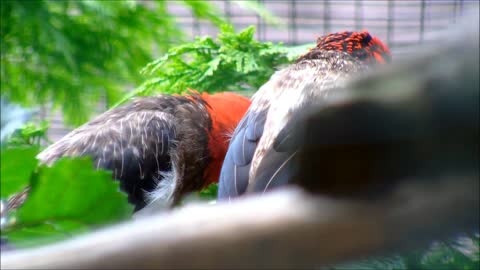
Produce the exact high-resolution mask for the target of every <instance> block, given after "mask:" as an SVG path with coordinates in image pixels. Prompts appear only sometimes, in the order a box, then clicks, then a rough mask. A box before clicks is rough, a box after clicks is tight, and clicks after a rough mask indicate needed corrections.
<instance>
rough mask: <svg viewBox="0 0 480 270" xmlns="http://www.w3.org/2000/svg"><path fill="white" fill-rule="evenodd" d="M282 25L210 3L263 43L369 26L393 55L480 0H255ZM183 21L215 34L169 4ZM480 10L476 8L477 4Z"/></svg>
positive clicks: (191, 29)
mask: <svg viewBox="0 0 480 270" xmlns="http://www.w3.org/2000/svg"><path fill="white" fill-rule="evenodd" d="M256 1H257V2H258V3H260V4H263V5H264V6H265V8H266V9H267V10H268V11H269V12H271V13H272V14H273V15H274V16H276V17H278V18H279V19H280V22H281V24H280V25H275V24H273V23H271V22H267V21H265V20H264V19H262V18H260V17H259V16H257V15H255V13H254V12H253V11H249V10H247V9H246V8H242V7H241V6H240V5H238V2H239V1H236V2H235V1H234V2H230V1H211V2H212V3H213V4H214V6H215V7H217V8H218V9H219V11H220V12H221V13H222V14H224V16H225V17H226V18H227V20H228V21H229V22H231V23H232V24H233V25H234V26H235V27H236V29H242V28H244V27H247V26H249V25H256V26H257V33H256V37H257V39H259V40H262V41H272V42H283V43H284V44H287V45H297V44H304V43H311V42H314V41H315V39H316V37H317V36H320V35H323V34H326V33H328V32H337V31H343V30H363V29H367V30H369V31H370V32H371V33H372V34H374V35H376V36H378V37H379V38H380V39H382V40H384V41H385V42H386V43H387V44H388V46H389V47H390V48H391V49H392V53H393V54H394V56H395V55H399V54H403V53H408V47H409V46H411V45H414V44H418V43H425V42H435V41H436V40H435V38H434V37H435V32H438V31H439V30H442V29H444V28H446V27H447V26H448V25H450V24H452V23H455V21H456V20H457V19H458V18H459V17H460V16H461V15H462V14H463V13H464V11H466V10H468V9H473V8H475V7H476V5H477V4H478V1H476V0H443V1H438V0H437V1H432V0H414V1H412V0H410V1H394V0H380V1H377V0H375V1H367V0H336V1H334V0H324V1H312V0H256ZM169 8H170V9H171V11H172V12H173V13H174V14H177V17H178V22H179V24H180V25H181V26H182V27H183V28H184V29H185V30H186V31H187V33H190V34H191V37H194V36H198V35H212V36H215V35H216V33H217V30H216V29H215V28H214V27H213V26H212V25H211V24H210V23H208V22H205V21H199V20H196V19H193V18H192V15H191V13H190V12H189V11H188V10H187V9H185V8H184V7H182V6H180V5H178V4H175V2H171V3H170V6H169ZM477 8H478V6H477Z"/></svg>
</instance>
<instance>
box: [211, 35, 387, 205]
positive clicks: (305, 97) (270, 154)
mask: <svg viewBox="0 0 480 270" xmlns="http://www.w3.org/2000/svg"><path fill="white" fill-rule="evenodd" d="M391 58H392V56H391V52H390V49H389V48H388V47H387V46H386V45H385V44H384V43H383V42H382V41H381V40H380V39H379V38H377V37H375V36H372V35H371V34H370V33H369V32H368V31H367V30H364V31H356V32H355V31H343V32H336V33H329V34H327V35H325V36H321V37H319V38H318V39H317V45H316V47H314V48H312V49H311V50H309V51H308V52H307V53H305V54H304V55H301V56H300V57H299V58H298V59H297V60H296V61H295V62H294V63H293V64H291V65H289V66H287V67H285V68H283V69H281V70H279V71H277V72H276V73H274V74H273V75H272V77H271V78H270V79H269V81H268V82H266V83H265V84H264V85H262V86H261V87H260V89H259V90H258V91H257V92H256V93H255V94H254V95H253V97H252V104H251V106H250V107H249V109H248V111H247V112H246V113H245V115H244V117H243V118H242V120H241V121H240V123H239V124H238V126H237V128H236V129H235V132H234V134H233V136H232V139H231V141H230V144H229V147H228V150H227V154H226V156H225V160H224V162H223V166H222V170H221V173H220V180H219V187H218V200H219V201H221V200H227V199H228V200H230V199H231V198H234V197H237V196H240V195H242V194H250V193H264V192H266V191H267V190H270V189H273V188H275V187H279V186H283V185H285V184H287V183H291V182H292V177H293V175H294V171H295V170H294V169H295V168H294V167H295V166H294V163H295V159H296V157H295V155H296V152H295V151H293V152H288V151H285V149H282V148H285V146H284V145H283V143H284V142H285V141H288V140H287V139H288V137H289V134H290V133H291V131H292V130H291V127H292V126H293V125H292V122H294V121H295V119H292V118H291V116H292V115H294V114H295V112H297V111H301V110H302V108H304V107H307V106H309V104H317V105H319V106H321V102H322V100H323V99H325V98H327V97H328V96H329V95H331V93H332V92H334V89H335V88H337V87H340V86H342V85H344V84H345V82H346V81H348V79H349V78H351V77H354V76H355V75H356V74H361V73H364V72H366V71H368V70H370V69H371V68H373V67H374V66H378V65H380V64H385V63H389V62H391Z"/></svg>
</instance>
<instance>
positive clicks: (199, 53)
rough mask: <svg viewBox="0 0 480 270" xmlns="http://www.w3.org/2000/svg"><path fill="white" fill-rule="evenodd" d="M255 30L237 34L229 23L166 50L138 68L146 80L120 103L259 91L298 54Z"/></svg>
mask: <svg viewBox="0 0 480 270" xmlns="http://www.w3.org/2000/svg"><path fill="white" fill-rule="evenodd" d="M254 34H255V27H253V26H250V27H248V28H246V29H244V30H243V31H240V32H239V33H238V34H237V33H235V31H234V29H233V27H232V26H231V25H226V24H225V25H222V27H221V32H220V33H219V35H218V36H217V39H216V40H214V39H213V38H211V37H209V36H205V37H201V38H196V39H195V41H193V42H190V43H184V44H182V45H179V46H177V47H173V48H171V49H170V50H169V51H168V53H167V54H165V55H164V56H162V57H161V58H159V59H157V60H156V61H153V62H152V63H150V64H148V65H147V66H146V67H145V68H144V69H143V70H142V73H143V74H144V75H147V76H149V78H148V80H147V81H145V82H144V83H143V84H142V85H141V86H140V87H138V88H137V89H136V90H135V91H133V92H131V93H129V94H128V95H126V96H125V97H124V98H123V99H122V102H124V101H126V100H128V99H129V98H130V97H132V96H146V95H153V94H155V93H158V92H161V93H182V92H184V91H186V90H187V89H195V90H198V91H207V92H218V91H256V90H258V88H259V87H260V86H261V85H262V84H264V83H265V82H266V81H267V80H268V79H269V78H270V76H271V75H272V74H273V73H274V72H275V70H276V69H278V68H279V67H280V66H282V65H285V64H288V63H290V62H291V61H292V60H294V59H295V58H297V57H298V56H299V52H300V50H298V49H296V48H293V49H290V48H287V47H285V46H282V44H272V43H270V42H259V41H257V40H255V38H254ZM301 48H302V49H305V46H302V47H301ZM292 52H293V53H292ZM304 52H305V51H302V53H304ZM120 103H121V102H120Z"/></svg>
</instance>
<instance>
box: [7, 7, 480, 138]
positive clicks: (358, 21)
mask: <svg viewBox="0 0 480 270" xmlns="http://www.w3.org/2000/svg"><path fill="white" fill-rule="evenodd" d="M476 4H477V1H475V0H442V1H428V0H410V1H365V0H363V1H362V0H357V1H348V0H341V1H333V0H325V1H307V0H258V1H158V0H157V1H152V0H140V1H76V0H75V1H58V2H57V1H9V0H6V1H3V2H2V112H3V111H5V110H6V109H7V108H8V110H9V111H13V110H14V112H15V115H17V116H16V117H15V119H20V120H27V119H28V120H30V121H34V122H37V123H39V122H41V121H48V122H49V123H50V128H49V129H48V132H47V136H48V139H49V140H50V141H56V140H57V139H59V138H60V137H62V136H64V135H65V134H66V133H68V131H70V130H71V129H72V128H73V127H75V126H78V125H79V124H81V123H83V122H85V121H86V120H87V119H90V118H91V117H93V116H94V115H96V114H99V113H101V112H103V111H105V110H107V109H108V107H109V106H111V105H112V104H113V103H114V101H115V100H118V98H119V96H120V95H121V94H122V92H124V91H129V90H131V89H132V88H134V87H135V86H137V85H138V83H139V82H140V81H141V80H142V77H141V76H140V75H139V72H138V71H139V70H140V69H141V68H142V67H143V66H145V65H146V64H147V63H148V62H150V61H152V60H153V59H155V58H156V57H159V56H161V55H162V53H165V52H166V51H167V50H168V48H169V47H171V46H174V45H177V44H180V43H181V42H185V41H191V40H193V39H194V37H196V36H204V35H209V36H212V37H215V36H216V35H217V33H218V32H219V25H220V24H222V23H224V22H227V23H230V24H232V25H233V26H234V27H235V30H236V31H239V30H241V29H244V28H246V27H247V26H249V25H254V26H255V27H256V33H255V37H256V38H257V39H258V40H259V41H270V42H282V43H283V44H285V45H287V46H293V45H301V44H306V43H312V42H314V41H315V39H316V37H318V36H320V35H323V34H326V33H328V32H336V31H342V30H362V29H367V30H369V31H370V32H371V33H372V34H374V35H376V36H378V37H379V38H380V39H382V40H383V41H385V42H386V43H387V44H388V46H389V47H390V48H391V50H392V54H393V59H394V60H395V59H399V58H402V57H403V56H405V55H408V54H409V53H411V52H412V46H414V45H417V44H420V43H436V42H442V41H441V40H437V39H436V38H435V33H436V32H438V31H439V30H442V29H445V28H446V27H447V26H449V25H451V24H453V23H455V22H456V21H457V20H458V19H459V18H460V17H461V16H462V15H463V14H464V13H465V12H466V11H468V10H471V9H475V8H477V9H478V6H476ZM108 41H111V44H108V43H107V42H108ZM26 89H28V91H27V90H26ZM49 89H50V90H49ZM119 89H122V90H119ZM31 92H33V93H35V94H34V95H32V94H31ZM53 93H54V94H53ZM85 94H89V95H90V96H92V98H88V102H85V98H83V97H84V95H85ZM7 100H8V104H11V102H15V103H20V104H22V105H24V106H27V107H30V109H31V110H30V113H28V112H27V113H24V114H22V113H21V112H19V111H18V106H17V105H13V104H11V105H8V106H10V107H7ZM4 103H5V105H4ZM10 108H12V109H10ZM3 115H5V117H3ZM4 118H7V116H6V114H3V113H2V133H3V134H6V133H7V132H9V131H10V130H11V128H6V127H5V128H4V125H3V123H4V122H6V119H4ZM3 136H4V135H2V137H3Z"/></svg>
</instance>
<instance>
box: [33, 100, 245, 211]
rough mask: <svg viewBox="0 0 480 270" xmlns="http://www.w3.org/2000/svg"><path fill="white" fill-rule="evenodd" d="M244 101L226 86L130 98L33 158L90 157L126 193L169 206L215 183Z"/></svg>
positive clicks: (138, 204)
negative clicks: (222, 90) (213, 91)
mask: <svg viewBox="0 0 480 270" xmlns="http://www.w3.org/2000/svg"><path fill="white" fill-rule="evenodd" d="M249 106H250V100H249V99H248V98H246V97H244V96H241V95H238V94H234V93H228V92H225V93H216V94H208V93H201V94H200V93H197V92H190V93H188V94H186V95H159V96H154V97H138V98H135V99H134V100H132V101H131V102H129V103H126V104H123V105H121V106H119V107H116V108H113V109H111V110H109V111H107V112H105V113H103V114H101V115H99V116H98V117H96V118H94V119H93V120H91V121H90V122H88V123H86V124H84V125H82V126H80V127H78V128H77V129H75V130H73V131H71V132H70V133H69V134H67V135H66V136H64V137H63V138H62V139H60V140H59V141H57V142H55V143H54V144H52V145H50V146H49V147H48V148H46V149H45V150H44V151H42V152H41V153H40V154H39V155H38V156H37V158H38V159H39V160H40V161H41V162H42V163H46V164H52V163H53V162H55V161H56V160H57V159H59V158H61V157H64V156H70V157H73V156H90V157H91V158H92V159H93V161H94V165H95V166H96V168H103V169H108V170H111V171H113V178H114V179H117V180H119V181H120V188H121V190H123V191H124V192H126V193H127V194H128V200H129V202H130V203H132V204H134V205H135V210H136V211H137V210H140V209H142V208H143V207H145V206H146V205H148V204H155V205H161V206H162V207H171V206H173V205H174V204H176V203H178V202H179V200H180V199H181V197H182V196H183V195H185V194H187V193H190V192H193V191H198V190H201V189H202V188H204V187H206V186H207V185H209V184H210V183H213V182H217V181H218V177H219V174H220V168H221V166H222V162H223V159H224V156H225V153H226V151H227V147H228V143H229V139H230V136H231V134H232V132H233V131H234V129H235V127H236V125H237V124H238V122H239V121H240V119H241V118H242V116H243V115H244V113H245V112H246V111H247V109H248V107H249Z"/></svg>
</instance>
